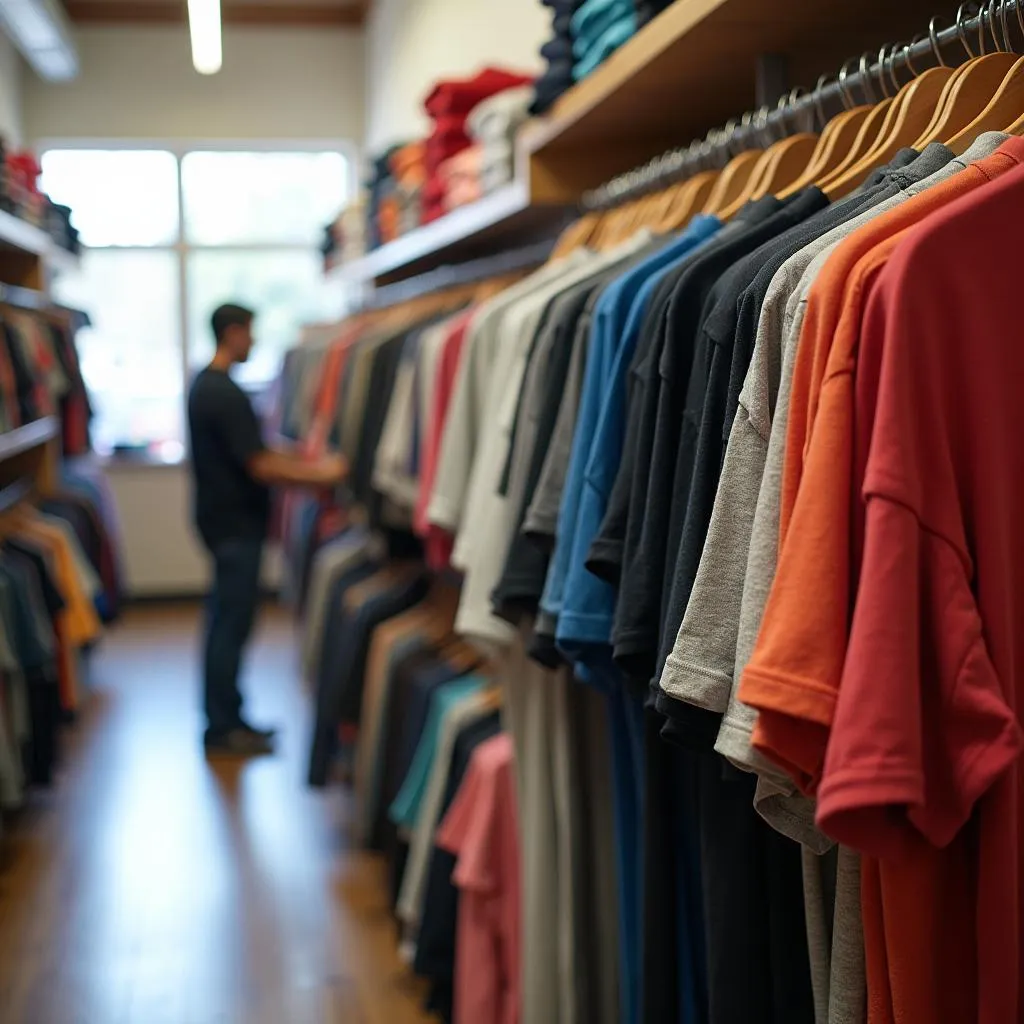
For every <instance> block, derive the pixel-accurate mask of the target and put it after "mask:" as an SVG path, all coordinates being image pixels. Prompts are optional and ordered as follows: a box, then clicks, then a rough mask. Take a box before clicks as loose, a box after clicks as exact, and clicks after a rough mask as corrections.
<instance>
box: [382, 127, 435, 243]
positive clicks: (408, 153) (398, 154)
mask: <svg viewBox="0 0 1024 1024" xmlns="http://www.w3.org/2000/svg"><path fill="white" fill-rule="evenodd" d="M391 173H392V176H393V177H394V180H395V191H394V197H395V206H396V220H397V231H398V234H399V235H404V234H406V233H407V232H409V231H412V230H413V229H415V228H417V227H419V224H420V215H421V212H422V207H423V186H424V184H425V183H426V180H427V146H426V143H425V142H423V141H422V140H421V141H419V142H410V143H409V144H408V145H407V146H402V148H401V149H399V150H396V151H395V152H394V153H393V154H392V155H391Z"/></svg>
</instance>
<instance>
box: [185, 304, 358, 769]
mask: <svg viewBox="0 0 1024 1024" xmlns="http://www.w3.org/2000/svg"><path fill="white" fill-rule="evenodd" d="M254 319H255V313H254V312H253V311H252V310H250V309H246V308H245V307H244V306H237V305H225V306H221V307H220V308H219V309H217V310H216V311H215V312H214V314H213V317H212V320H211V322H212V327H213V335H214V338H215V340H216V343H217V351H216V354H215V355H214V357H213V361H212V362H211V363H210V365H209V366H207V367H206V369H205V370H203V371H201V372H200V373H199V374H198V375H197V377H196V379H195V381H194V382H193V384H192V389H191V391H190V393H189V399H188V421H189V434H190V437H191V446H192V473H193V477H194V481H195V484H194V486H195V523H196V527H197V529H198V531H199V535H200V537H201V538H202V541H203V544H204V546H205V547H206V549H207V551H208V552H209V553H210V558H211V562H212V567H213V585H212V588H211V590H210V593H209V595H208V596H207V603H206V634H205V651H204V660H203V699H204V705H205V712H206V734H205V737H204V743H205V747H206V751H207V753H208V754H210V755H230V756H239V757H246V756H254V755H259V754H269V753H272V752H273V749H274V731H273V730H271V729H257V728H255V727H254V726H252V725H250V724H249V723H248V722H246V720H245V719H244V718H243V716H242V695H241V692H240V691H239V688H238V673H239V668H240V665H241V661H242V654H243V651H244V649H245V645H246V642H247V641H248V639H249V635H250V633H251V632H252V626H253V620H254V618H255V615H256V607H257V602H258V598H259V588H260V563H261V560H262V555H263V545H264V542H265V541H266V537H267V528H268V524H269V518H270V487H271V486H292V487H322V488H329V487H333V486H335V485H337V484H339V483H341V481H342V480H343V479H344V477H345V475H346V465H345V462H344V460H343V459H342V458H340V457H339V456H334V455H332V456H327V457H325V458H322V459H319V460H317V461H313V462H309V461H304V460H300V459H298V458H295V457H294V456H292V455H289V454H287V453H285V452H282V451H278V450H275V449H274V448H271V447H268V446H267V445H266V444H265V443H264V440H263V436H262V433H261V431H260V424H259V420H258V419H257V417H256V413H255V411H254V410H253V407H252V403H251V402H250V401H249V398H248V396H247V395H246V394H245V392H244V391H243V390H242V389H241V388H240V387H239V386H238V385H237V384H236V383H235V382H234V381H233V380H232V379H231V375H230V371H231V368H232V367H233V366H234V365H235V364H236V363H244V362H245V361H246V360H247V359H248V358H249V353H250V352H251V350H252V346H253V336H252V326H253V320H254Z"/></svg>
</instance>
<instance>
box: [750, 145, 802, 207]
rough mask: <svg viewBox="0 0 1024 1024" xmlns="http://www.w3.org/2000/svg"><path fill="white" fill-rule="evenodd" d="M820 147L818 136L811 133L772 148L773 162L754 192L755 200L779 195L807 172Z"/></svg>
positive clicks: (768, 166) (769, 164) (766, 169)
mask: <svg viewBox="0 0 1024 1024" xmlns="http://www.w3.org/2000/svg"><path fill="white" fill-rule="evenodd" d="M817 147H818V136H817V135H814V134H812V133H811V132H801V133H799V134H797V135H791V136H790V137H789V138H788V139H783V140H782V141H781V142H777V143H776V144H775V145H774V146H772V148H771V151H770V152H771V161H770V162H769V163H768V165H767V167H765V170H764V174H763V176H762V178H761V180H760V181H759V182H758V185H757V188H756V189H755V190H754V198H755V199H760V198H761V197H762V196H769V195H771V196H774V195H778V194H779V192H781V191H782V190H783V189H784V188H786V186H788V185H791V184H792V183H793V182H794V181H797V180H798V179H799V178H800V176H801V175H802V174H803V173H804V171H806V170H807V168H808V166H809V165H810V162H811V157H813V156H814V153H815V150H816V149H817Z"/></svg>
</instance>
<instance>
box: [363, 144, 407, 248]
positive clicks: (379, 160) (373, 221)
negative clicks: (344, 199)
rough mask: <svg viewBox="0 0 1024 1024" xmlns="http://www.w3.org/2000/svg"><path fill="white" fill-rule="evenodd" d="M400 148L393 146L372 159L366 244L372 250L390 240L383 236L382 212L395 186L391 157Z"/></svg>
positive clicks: (367, 191)
mask: <svg viewBox="0 0 1024 1024" xmlns="http://www.w3.org/2000/svg"><path fill="white" fill-rule="evenodd" d="M400 148H401V147H400V146H392V147H391V148H390V149H388V150H386V151H385V152H383V153H381V154H380V155H379V156H376V157H374V158H373V159H372V160H371V161H370V176H369V178H368V179H367V182H366V193H367V199H368V201H367V204H366V244H367V248H368V249H370V250H372V249H377V248H379V247H380V246H381V245H383V244H384V242H385V241H389V240H390V239H385V238H384V237H383V236H382V232H381V221H380V213H381V208H382V207H386V205H387V204H386V201H387V199H388V197H389V196H390V195H391V193H392V192H393V191H394V188H395V179H394V175H393V174H392V173H391V157H392V156H393V155H394V154H395V153H396V152H397V151H398V150H399V149H400ZM385 220H387V214H385Z"/></svg>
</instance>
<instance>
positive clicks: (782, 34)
mask: <svg viewBox="0 0 1024 1024" xmlns="http://www.w3.org/2000/svg"><path fill="white" fill-rule="evenodd" d="M951 2H952V0H939V2H938V3H936V0H902V2H901V3H892V0H856V2H852V3H851V2H850V0H774V2H772V3H765V2H764V0H676V2H675V3H674V4H672V5H671V6H670V7H668V8H667V9H666V10H665V11H663V12H662V13H661V14H660V15H658V17H656V18H655V19H654V20H653V21H651V22H650V24H648V25H646V26H645V27H644V28H643V29H641V31H640V32H638V33H637V34H636V35H635V36H634V37H633V38H632V39H631V40H630V41H629V42H628V43H626V44H625V45H624V46H622V47H621V48H620V49H619V50H618V51H616V52H615V53H614V54H612V56H611V57H610V58H609V59H608V60H607V61H606V62H605V63H604V64H603V65H602V66H601V67H600V68H598V69H597V70H596V71H595V72H594V73H593V74H592V75H590V76H589V77H588V78H586V79H584V80H583V81H582V82H580V83H579V84H578V85H577V86H575V87H574V88H573V89H571V90H570V91H569V92H567V93H566V94H565V95H564V96H563V97H562V98H561V99H560V100H559V101H558V102H557V103H556V104H555V106H554V108H553V110H552V111H551V112H550V114H549V116H548V117H547V118H545V119H543V120H539V121H536V122H534V123H533V124H531V125H529V126H528V127H527V128H526V129H525V131H524V136H523V139H522V140H521V141H522V144H523V145H524V146H525V149H526V152H527V154H528V155H529V160H530V180H531V190H532V195H533V199H534V201H568V200H572V199H576V198H578V197H579V195H580V194H581V193H582V192H583V191H584V190H585V189H588V188H593V187H595V186H597V185H600V184H601V183H602V182H604V181H607V180H608V179H609V178H611V177H613V176H614V175H616V174H620V173H622V172H623V171H627V170H629V169H631V168H632V167H635V166H637V165H638V164H640V163H642V162H644V161H645V160H648V159H650V158H651V157H653V156H657V155H658V154H659V153H661V152H664V151H665V150H667V149H671V148H674V147H677V146H684V145H687V144H688V143H689V142H691V141H692V140H693V139H695V138H699V137H701V136H703V135H704V134H705V133H706V132H707V131H708V129H710V128H713V127H715V126H718V125H722V124H725V122H726V121H728V119H729V118H731V117H738V116H739V115H741V114H742V113H744V112H745V111H748V110H752V109H754V106H755V75H756V63H757V58H758V56H760V55H764V54H772V55H778V56H781V57H783V58H785V67H786V71H787V78H788V80H789V82H790V83H791V84H793V85H803V86H805V87H810V86H812V85H813V84H814V82H815V81H816V80H817V78H818V76H819V75H821V74H823V73H828V74H835V73H836V71H837V70H838V68H839V67H840V65H841V64H842V63H843V61H844V60H847V59H848V58H850V57H852V56H853V55H855V54H858V53H860V52H861V51H867V52H869V53H871V54H872V55H874V54H877V53H878V49H879V47H880V46H881V45H882V44H883V43H890V44H891V43H893V42H895V41H897V40H902V39H907V40H909V39H910V38H911V37H912V36H914V34H915V33H919V32H922V31H925V30H926V29H927V26H928V22H929V19H930V18H931V16H933V15H934V14H936V13H939V14H943V13H950V14H955V11H956V4H955V3H952V6H950V4H951ZM943 7H949V8H950V10H949V12H944V11H943V10H942V8H943ZM936 8H938V11H936ZM945 23H946V24H948V23H950V20H949V19H947V21H946V22H945Z"/></svg>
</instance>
